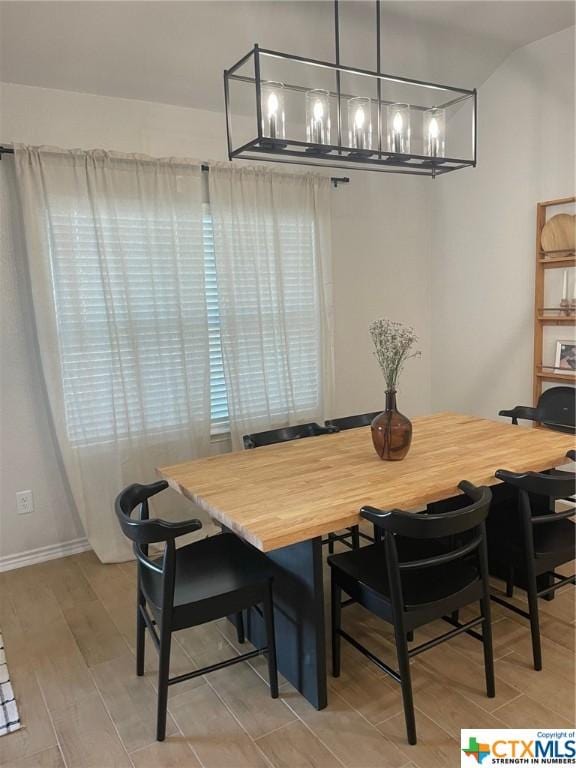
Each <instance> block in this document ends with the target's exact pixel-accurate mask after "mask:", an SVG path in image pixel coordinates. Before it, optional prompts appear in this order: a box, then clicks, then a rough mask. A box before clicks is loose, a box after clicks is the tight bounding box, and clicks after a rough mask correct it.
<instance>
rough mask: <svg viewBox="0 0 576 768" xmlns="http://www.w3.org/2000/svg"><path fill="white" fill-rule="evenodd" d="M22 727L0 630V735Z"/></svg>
mask: <svg viewBox="0 0 576 768" xmlns="http://www.w3.org/2000/svg"><path fill="white" fill-rule="evenodd" d="M19 728H22V724H21V722H20V715H19V714H18V707H17V706H16V699H15V698H14V691H13V690H12V685H11V683H10V675H9V674H8V666H7V664H6V654H5V653H4V641H3V640H2V633H1V632H0V736H5V735H6V734H7V733H12V731H17V730H18V729H19Z"/></svg>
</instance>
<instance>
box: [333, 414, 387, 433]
mask: <svg viewBox="0 0 576 768" xmlns="http://www.w3.org/2000/svg"><path fill="white" fill-rule="evenodd" d="M379 415H380V411H373V412H371V413H360V414H358V415H356V416H342V417H340V418H338V419H328V420H327V421H326V422H325V424H326V426H327V427H337V428H338V429H339V430H345V429H357V428H358V427H369V426H370V424H372V422H373V421H374V419H375V418H376V416H379Z"/></svg>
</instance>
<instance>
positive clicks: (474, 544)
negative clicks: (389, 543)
mask: <svg viewBox="0 0 576 768" xmlns="http://www.w3.org/2000/svg"><path fill="white" fill-rule="evenodd" d="M481 542H482V537H481V536H475V537H474V538H473V539H471V540H470V541H469V542H468V543H467V544H464V546H462V547H457V548H456V549H452V550H450V551H449V552H446V553H444V554H441V555H436V556H435V557H424V558H422V559H421V560H411V561H409V562H399V563H398V567H399V568H400V570H401V571H409V570H414V569H420V568H432V567H433V566H435V565H445V564H446V563H451V562H452V561H454V560H459V559H460V558H462V557H465V556H466V555H469V554H470V553H471V552H474V550H475V549H477V548H478V546H479V545H480V543H481Z"/></svg>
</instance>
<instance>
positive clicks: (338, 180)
mask: <svg viewBox="0 0 576 768" xmlns="http://www.w3.org/2000/svg"><path fill="white" fill-rule="evenodd" d="M13 154H14V148H13V147H7V146H5V145H0V157H2V155H13ZM200 167H201V169H202V170H203V171H206V172H208V171H209V170H210V166H209V165H204V164H202V165H201V166H200ZM330 181H331V182H332V184H333V185H334V186H335V187H337V186H338V184H348V182H349V181H350V179H349V177H348V176H331V177H330Z"/></svg>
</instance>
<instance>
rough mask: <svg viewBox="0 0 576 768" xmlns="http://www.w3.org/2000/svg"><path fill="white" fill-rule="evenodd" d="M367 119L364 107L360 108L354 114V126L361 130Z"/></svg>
mask: <svg viewBox="0 0 576 768" xmlns="http://www.w3.org/2000/svg"><path fill="white" fill-rule="evenodd" d="M365 118H366V116H365V114H364V110H363V109H362V107H359V108H358V109H357V110H356V113H355V114H354V124H355V126H356V128H358V130H361V129H362V128H363V127H364V120H365Z"/></svg>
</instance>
